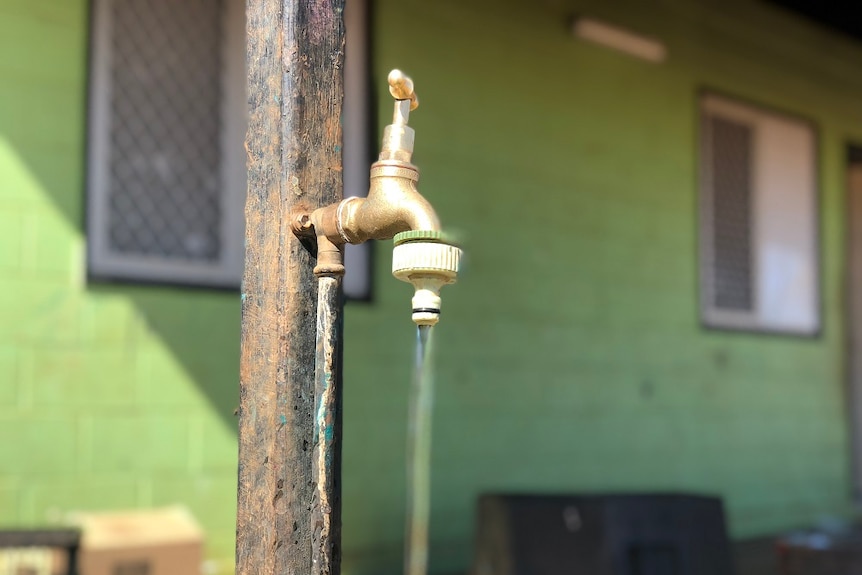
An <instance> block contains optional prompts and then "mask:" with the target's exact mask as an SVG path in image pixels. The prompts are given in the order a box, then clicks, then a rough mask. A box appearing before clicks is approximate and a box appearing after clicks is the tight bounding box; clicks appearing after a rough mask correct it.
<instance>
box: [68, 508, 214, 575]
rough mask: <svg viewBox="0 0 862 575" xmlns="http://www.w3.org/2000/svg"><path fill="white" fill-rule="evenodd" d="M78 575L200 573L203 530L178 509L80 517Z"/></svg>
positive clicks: (178, 574) (183, 574) (172, 574)
mask: <svg viewBox="0 0 862 575" xmlns="http://www.w3.org/2000/svg"><path fill="white" fill-rule="evenodd" d="M76 522H77V523H78V524H79V525H80V526H81V529H82V530H83V538H82V540H81V555H80V571H81V575H199V574H200V573H201V563H202V561H203V531H202V530H201V528H200V527H199V526H198V524H197V522H195V520H194V518H193V517H192V516H191V514H190V513H189V512H188V511H187V510H186V509H185V508H183V507H168V508H164V509H150V510H141V511H127V512H112V513H98V514H82V515H79V516H78V517H77V518H76Z"/></svg>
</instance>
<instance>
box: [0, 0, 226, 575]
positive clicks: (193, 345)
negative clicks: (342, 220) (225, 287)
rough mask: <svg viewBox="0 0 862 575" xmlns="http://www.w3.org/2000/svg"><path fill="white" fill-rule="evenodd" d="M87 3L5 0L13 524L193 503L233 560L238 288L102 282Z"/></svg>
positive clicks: (8, 508)
mask: <svg viewBox="0 0 862 575" xmlns="http://www.w3.org/2000/svg"><path fill="white" fill-rule="evenodd" d="M87 4H88V3H87V2H85V1H77V0H76V1H65V0H63V1H36V2H33V1H29V0H26V1H25V0H0V78H2V80H0V525H2V526H21V525H30V526H44V525H51V524H55V523H57V522H61V521H63V520H64V519H65V518H66V516H67V514H68V513H70V512H73V511H77V510H99V509H117V508H120V509H128V508H135V507H146V506H153V505H162V504H172V503H184V504H186V505H188V506H189V507H190V509H191V510H192V512H193V513H194V515H195V516H196V517H197V518H198V520H199V521H200V522H201V523H202V524H203V526H204V527H205V529H206V531H207V537H208V540H207V544H208V546H209V555H210V557H211V558H213V559H214V561H215V565H216V566H217V567H220V568H221V570H222V571H225V572H226V571H230V570H231V565H232V555H233V541H232V540H233V530H234V516H235V499H236V495H235V489H236V431H235V423H234V421H233V419H234V418H233V409H234V408H235V406H236V404H237V400H236V398H235V396H236V381H237V373H238V359H237V355H238V353H237V351H238V346H239V343H238V325H239V305H238V299H239V298H238V295H237V294H235V293H218V292H208V291H202V290H188V291H182V290H171V289H166V288H159V287H133V286H120V285H88V284H87V282H86V267H85V264H86V261H85V251H86V246H85V240H84V235H83V229H82V228H83V219H84V216H83V214H84V209H85V206H84V197H85V196H84V161H85V156H84V147H83V146H84V141H85V140H84V138H85V86H86V50H87V28H86V26H87V18H88V14H87Z"/></svg>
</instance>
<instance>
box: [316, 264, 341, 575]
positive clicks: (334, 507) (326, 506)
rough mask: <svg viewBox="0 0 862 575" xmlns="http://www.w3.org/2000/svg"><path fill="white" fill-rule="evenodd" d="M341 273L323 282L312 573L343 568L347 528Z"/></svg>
mask: <svg viewBox="0 0 862 575" xmlns="http://www.w3.org/2000/svg"><path fill="white" fill-rule="evenodd" d="M341 277H342V275H341V274H340V273H334V274H326V275H321V276H320V277H319V278H318V280H317V338H316V345H315V349H316V352H315V371H314V398H315V399H314V401H315V409H314V449H313V457H312V460H313V468H312V480H313V482H314V485H315V492H314V502H313V505H312V509H313V514H312V518H311V519H312V529H311V531H312V550H311V573H312V574H313V575H335V574H337V573H339V571H340V561H341V557H340V554H339V547H340V546H339V541H340V539H341V538H340V529H341V513H340V511H341V505H340V504H339V499H340V497H341V486H340V483H341V477H340V476H341V469H340V468H341V441H340V438H341V371H340V369H339V368H340V357H341V353H340V344H341V331H342V319H341V309H342V304H341V289H340V288H341Z"/></svg>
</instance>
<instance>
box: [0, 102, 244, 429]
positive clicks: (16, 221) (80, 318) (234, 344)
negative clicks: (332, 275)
mask: <svg viewBox="0 0 862 575" xmlns="http://www.w3.org/2000/svg"><path fill="white" fill-rule="evenodd" d="M0 95H2V94H0ZM34 103H35V104H36V105H34V106H32V107H33V108H36V107H39V108H42V107H43V106H42V104H45V103H44V102H40V101H38V100H35V102H34ZM25 107H26V108H30V107H31V105H30V104H28V105H26V106H25ZM44 109H46V110H47V111H46V112H45V114H46V115H48V116H56V118H52V119H56V121H57V126H58V129H57V130H56V131H55V132H53V133H50V134H43V135H41V136H40V135H38V133H35V132H34V129H33V125H32V124H33V122H32V117H33V116H32V114H31V113H30V112H29V110H25V111H24V113H23V114H22V110H21V106H19V107H15V106H2V105H0V221H2V222H3V226H4V230H3V235H2V240H3V242H4V243H5V249H4V250H2V253H0V268H3V273H2V280H3V283H4V284H6V287H7V288H8V290H9V291H8V295H9V301H7V304H6V305H7V306H10V307H9V309H10V310H11V312H12V315H11V317H6V318H5V319H6V320H8V321H6V322H5V325H4V328H5V329H4V330H3V331H4V332H5V333H6V334H7V336H6V337H4V339H5V340H6V341H4V342H3V343H7V344H8V343H11V344H12V349H13V352H14V353H17V354H19V355H20V353H21V351H22V350H23V349H24V347H31V348H33V349H36V350H37V351H40V352H41V350H46V351H48V352H51V353H60V352H62V353H64V354H65V355H64V356H63V357H65V358H66V360H64V361H63V362H60V363H55V364H53V365H51V366H50V367H49V366H48V365H47V364H44V365H43V364H41V363H40V365H37V366H36V368H37V374H36V376H35V378H36V380H35V382H36V383H37V384H39V383H43V381H44V379H43V378H42V377H41V376H42V372H44V371H45V370H49V371H50V375H52V377H53V380H54V381H55V382H56V386H55V387H56V388H57V390H58V391H61V392H63V393H65V394H68V393H73V392H74V393H78V394H87V393H100V390H101V389H102V387H101V386H100V384H98V383H96V382H94V381H92V377H99V378H101V379H105V380H110V379H114V380H115V381H116V380H120V381H122V382H123V383H124V385H122V386H108V388H110V387H113V389H111V390H110V393H111V396H112V397H117V394H118V393H120V392H119V389H121V388H122V389H128V390H132V389H134V390H136V391H135V392H134V393H135V394H136V395H134V396H132V397H125V398H124V399H123V401H124V402H126V403H128V402H129V401H131V402H133V403H135V404H137V405H145V406H153V407H156V406H174V407H183V408H185V407H186V406H189V407H191V406H196V405H200V398H201V397H203V398H206V400H207V401H208V402H209V404H210V405H211V410H210V411H214V412H215V413H217V414H218V417H219V419H220V420H221V421H222V422H223V423H224V424H225V426H226V428H227V429H229V430H231V432H232V433H233V434H236V427H237V424H236V417H235V416H234V410H235V409H236V407H237V406H238V403H239V397H238V380H239V343H240V341H239V340H240V337H239V335H240V302H239V294H238V293H236V292H233V291H217V290H208V289H193V288H178V287H166V286H157V285H132V284H112V283H100V282H91V281H87V282H86V283H84V282H81V281H79V280H78V279H77V278H82V277H84V276H85V275H86V261H85V259H84V258H83V257H81V254H80V252H81V242H80V240H79V235H80V236H82V237H83V236H84V235H85V229H84V223H83V222H84V216H83V213H84V206H85V204H86V192H85V189H84V188H85V186H84V182H83V177H82V174H83V171H84V170H83V166H84V162H85V158H84V156H83V154H82V153H81V150H82V149H83V145H82V143H81V142H79V141H76V140H77V138H75V137H74V136H80V134H81V131H80V130H81V127H80V126H70V125H69V124H70V120H69V118H70V117H72V118H77V119H80V118H81V114H80V113H78V114H77V115H76V114H75V113H74V112H76V111H77V112H79V110H75V102H74V101H72V102H64V103H62V104H58V105H56V106H48V105H46V106H44ZM16 116H18V117H16ZM22 117H23V119H22ZM64 123H65V125H64ZM34 133H35V135H34ZM70 134H71V135H72V136H73V137H69V136H70ZM47 137H52V138H55V139H56V140H59V141H58V142H56V143H55V144H53V147H54V149H51V148H52V144H48V145H47V146H46V144H45V139H46V138H47ZM46 148H47V150H46ZM44 199H47V200H49V201H50V204H52V205H46V204H47V203H46V202H45V201H44ZM58 214H59V216H58ZM59 218H62V220H65V221H63V222H61V223H58V219H59ZM7 222H8V224H7ZM7 265H11V267H9V268H8V269H7ZM82 268H83V269H82ZM8 270H11V271H8ZM4 293H7V292H6V291H5V290H4ZM4 309H6V307H5V306H4ZM4 315H5V314H4ZM166 349H167V350H169V353H166ZM15 350H17V352H16V351H15ZM106 356H110V357H111V358H112V359H115V360H116V361H112V362H109V363H105V361H104V360H105V357H106ZM64 362H65V363H64ZM64 365H65V367H64ZM189 380H191V381H193V383H194V386H195V387H196V392H197V393H195V390H194V389H192V390H190V389H188V388H189V387H190V386H189ZM106 385H107V384H106ZM50 388H51V386H50V385H49V386H46V387H44V389H42V390H40V391H39V393H40V394H42V395H44V394H45V393H49V391H50ZM190 392H191V393H190ZM59 397H60V396H58V397H57V398H54V399H51V402H52V403H55V402H56V401H58V400H59ZM94 399H97V400H98V399H104V398H94ZM197 412H198V413H200V407H198V408H197Z"/></svg>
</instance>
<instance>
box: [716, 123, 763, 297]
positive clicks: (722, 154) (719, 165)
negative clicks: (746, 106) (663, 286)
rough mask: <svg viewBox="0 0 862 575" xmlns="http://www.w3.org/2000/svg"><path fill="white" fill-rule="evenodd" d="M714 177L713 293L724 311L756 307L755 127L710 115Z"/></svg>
mask: <svg viewBox="0 0 862 575" xmlns="http://www.w3.org/2000/svg"><path fill="white" fill-rule="evenodd" d="M708 122H709V128H708V130H709V131H708V133H709V137H710V140H711V141H710V145H709V149H710V150H711V157H710V158H709V162H710V174H711V178H712V186H711V188H712V198H711V200H712V202H711V206H710V207H711V219H712V226H711V227H712V244H713V245H712V248H713V249H712V262H711V264H712V269H711V272H712V273H711V274H710V275H711V276H712V286H711V288H712V289H711V291H712V297H713V305H715V307H717V308H720V309H732V310H751V309H752V308H753V304H754V298H753V295H754V289H753V288H754V286H753V281H752V279H753V278H752V276H753V273H752V272H753V270H752V233H753V230H752V223H753V222H752V189H751V188H752V182H751V180H752V169H751V157H752V131H751V128H750V127H749V126H746V125H744V124H740V123H737V122H732V121H729V120H727V119H724V118H719V117H715V116H713V117H710V118H709V119H708Z"/></svg>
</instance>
